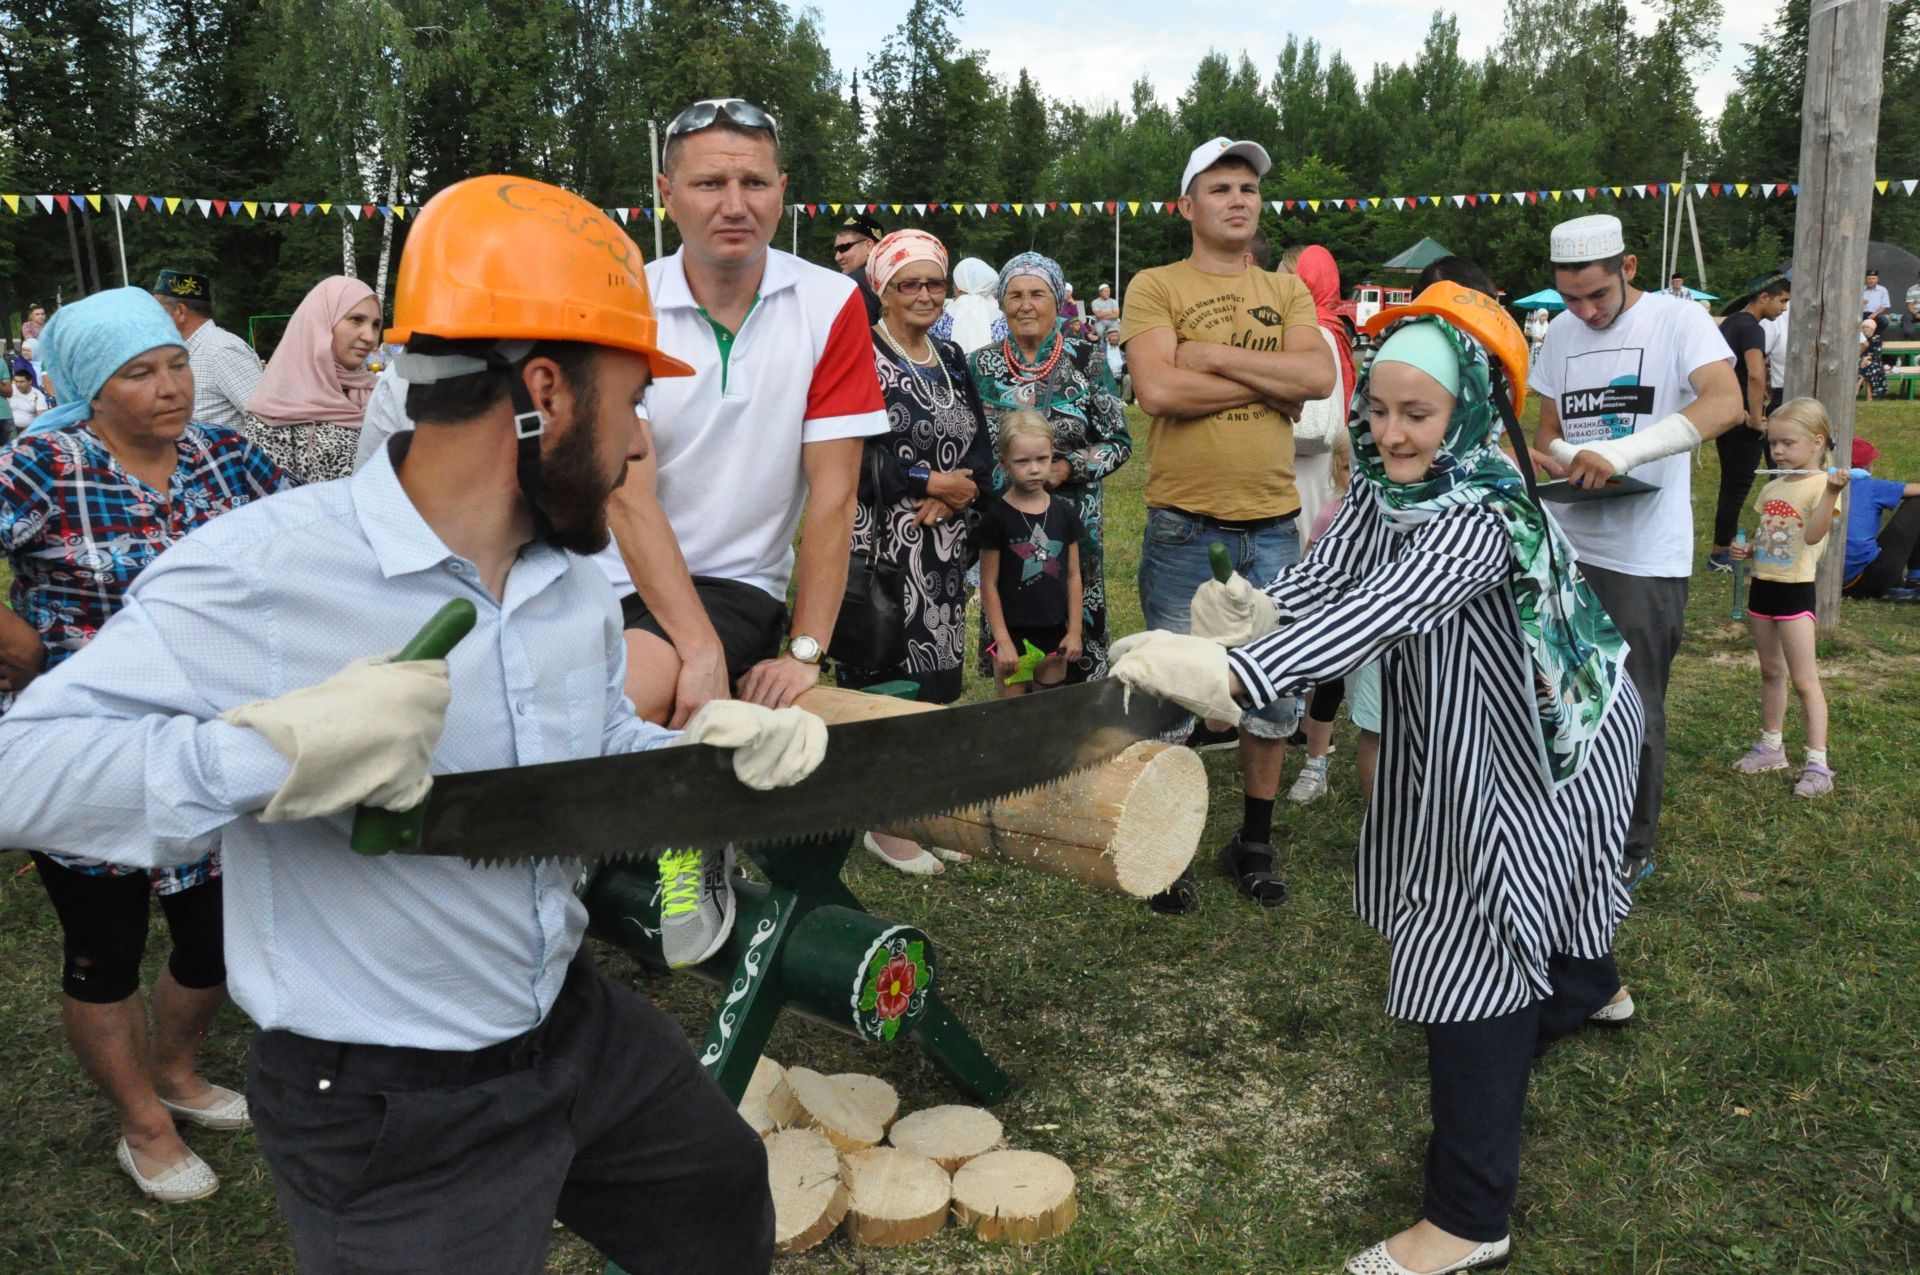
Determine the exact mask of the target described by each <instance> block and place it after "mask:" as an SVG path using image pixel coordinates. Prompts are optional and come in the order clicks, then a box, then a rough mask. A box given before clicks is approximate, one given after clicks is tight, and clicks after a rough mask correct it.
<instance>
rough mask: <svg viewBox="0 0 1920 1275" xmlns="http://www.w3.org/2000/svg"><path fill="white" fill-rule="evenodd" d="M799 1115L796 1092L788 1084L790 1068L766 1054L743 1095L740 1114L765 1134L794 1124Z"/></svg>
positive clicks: (757, 1065) (758, 1063) (764, 1135)
mask: <svg viewBox="0 0 1920 1275" xmlns="http://www.w3.org/2000/svg"><path fill="white" fill-rule="evenodd" d="M796 1115H797V1113H796V1111H795V1110H794V1104H793V1092H792V1091H791V1090H789V1089H788V1088H787V1072H786V1068H784V1067H782V1066H781V1065H780V1064H779V1063H777V1062H775V1061H774V1060H773V1059H771V1058H767V1057H764V1056H763V1057H762V1058H761V1059H760V1061H759V1062H757V1063H755V1064H754V1067H753V1079H751V1080H749V1081H748V1082H747V1092H746V1093H744V1094H742V1095H741V1096H740V1118H741V1119H743V1120H745V1121H746V1122H747V1123H748V1124H750V1125H752V1126H753V1131H754V1132H755V1133H757V1134H759V1135H760V1136H761V1137H763V1138H764V1137H766V1136H767V1135H768V1134H769V1133H772V1132H773V1131H774V1130H775V1129H784V1128H786V1127H787V1126H788V1125H790V1124H793V1123H794V1122H795V1116H796Z"/></svg>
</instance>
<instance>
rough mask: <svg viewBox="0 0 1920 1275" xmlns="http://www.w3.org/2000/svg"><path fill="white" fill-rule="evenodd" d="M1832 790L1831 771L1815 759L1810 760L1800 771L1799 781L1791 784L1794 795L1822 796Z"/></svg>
mask: <svg viewBox="0 0 1920 1275" xmlns="http://www.w3.org/2000/svg"><path fill="white" fill-rule="evenodd" d="M1832 791H1833V771H1832V770H1831V769H1829V768H1828V767H1826V766H1822V765H1821V764H1820V763H1819V762H1817V761H1810V762H1808V763H1807V764H1806V768H1805V769H1803V770H1802V771H1801V772H1800V782H1799V783H1797V784H1795V785H1794V786H1793V795H1794V796H1796V797H1824V796H1826V795H1827V794H1828V793H1830V792H1832Z"/></svg>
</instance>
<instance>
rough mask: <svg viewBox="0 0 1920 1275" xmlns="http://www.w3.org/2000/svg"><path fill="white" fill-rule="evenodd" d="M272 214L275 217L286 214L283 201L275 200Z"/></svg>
mask: <svg viewBox="0 0 1920 1275" xmlns="http://www.w3.org/2000/svg"><path fill="white" fill-rule="evenodd" d="M273 215H274V216H276V217H284V216H286V215H287V206H286V205H285V204H283V203H280V202H278V201H275V203H274V205H273Z"/></svg>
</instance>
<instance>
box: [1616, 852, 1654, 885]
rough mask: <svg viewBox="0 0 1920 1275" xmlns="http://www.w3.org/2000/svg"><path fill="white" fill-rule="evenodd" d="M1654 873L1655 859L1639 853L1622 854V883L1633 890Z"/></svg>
mask: <svg viewBox="0 0 1920 1275" xmlns="http://www.w3.org/2000/svg"><path fill="white" fill-rule="evenodd" d="M1652 875H1653V860H1652V859H1643V858H1641V857H1640V856H1638V855H1632V854H1628V855H1622V856H1620V883H1621V884H1622V885H1624V886H1626V887H1627V889H1629V890H1632V889H1635V888H1637V887H1638V886H1639V884H1640V883H1641V882H1642V881H1645V880H1646V879H1647V878H1648V877H1650V876H1652Z"/></svg>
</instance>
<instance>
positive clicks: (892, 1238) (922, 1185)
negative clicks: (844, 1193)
mask: <svg viewBox="0 0 1920 1275" xmlns="http://www.w3.org/2000/svg"><path fill="white" fill-rule="evenodd" d="M846 1175H847V1185H848V1187H849V1197H848V1202H847V1219H846V1224H845V1225H846V1232H847V1238H848V1239H850V1240H852V1241H853V1242H854V1243H855V1244H860V1245H864V1246H866V1247H868V1248H892V1247H894V1246H896V1245H900V1244H917V1243H918V1242H920V1241H921V1240H924V1239H926V1238H927V1237H928V1236H930V1235H932V1234H934V1233H935V1232H936V1231H938V1230H939V1229H940V1228H941V1227H943V1226H945V1225H946V1223H947V1213H948V1207H949V1205H950V1203H951V1202H952V1199H953V1180H952V1179H951V1178H949V1177H948V1176H947V1171H946V1170H945V1169H942V1168H941V1167H940V1166H939V1165H937V1164H935V1163H934V1162H933V1161H931V1160H929V1159H927V1157H925V1156H923V1155H915V1154H913V1153H912V1152H911V1151H902V1150H900V1149H899V1148H898V1147H871V1148H869V1149H867V1150H865V1151H855V1152H854V1153H852V1154H851V1155H849V1156H847V1157H846Z"/></svg>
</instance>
